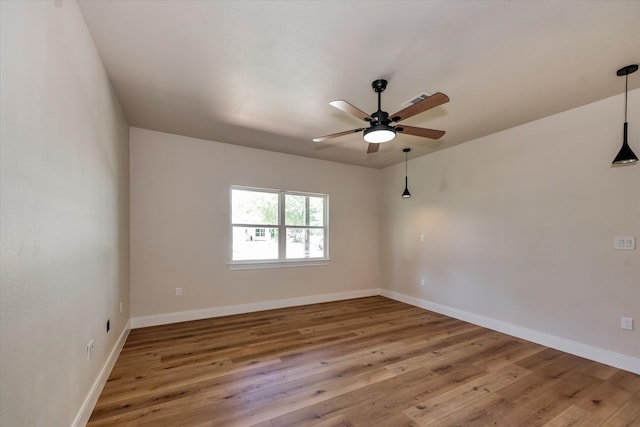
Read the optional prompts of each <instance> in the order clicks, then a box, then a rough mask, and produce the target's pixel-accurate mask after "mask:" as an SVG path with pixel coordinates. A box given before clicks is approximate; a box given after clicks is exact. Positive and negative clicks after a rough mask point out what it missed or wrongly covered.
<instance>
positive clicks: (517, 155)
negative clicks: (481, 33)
mask: <svg viewBox="0 0 640 427" xmlns="http://www.w3.org/2000/svg"><path fill="white" fill-rule="evenodd" d="M614 65H615V64H614ZM614 68H615V67H614ZM586 89H587V90H588V88H586ZM638 110H640V90H635V91H633V92H631V93H630V94H629V120H630V132H631V133H630V135H631V142H632V145H633V147H634V149H635V152H636V153H638V154H640V137H639V136H640V122H638V120H637V119H638V118H640V115H639V114H638ZM623 117H624V95H620V96H615V97H612V98H609V99H605V100H602V101H599V102H596V103H593V104H590V105H586V106H583V107H581V108H577V109H575V110H571V111H567V112H564V113H561V114H557V115H554V116H550V117H547V118H544V119H542V120H539V121H536V122H531V123H528V124H525V125H522V126H519V127H516V128H513V129H509V130H506V131H503V132H499V133H496V134H493V135H490V136H487V137H484V138H480V139H477V140H474V141H470V142H467V143H465V144H462V145H460V146H456V147H453V148H450V149H447V150H444V151H440V152H437V153H434V154H431V155H428V156H424V157H422V158H418V159H415V160H410V161H409V188H410V190H411V193H412V195H413V197H412V198H411V199H408V200H403V199H401V198H400V194H401V192H402V188H403V179H404V165H397V166H394V167H391V168H387V169H386V170H385V171H384V179H383V181H384V182H385V183H387V185H386V189H385V195H384V200H383V206H384V212H383V216H382V218H383V224H384V225H385V228H384V234H383V237H382V242H383V244H382V251H381V253H382V257H381V260H382V265H383V272H384V280H383V286H384V287H385V288H387V289H389V290H393V291H396V292H399V293H401V294H404V295H408V296H411V297H415V298H418V299H420V300H424V301H429V302H433V303H435V304H440V305H442V306H444V307H448V308H452V309H454V310H460V311H462V312H466V313H471V314H473V315H478V316H484V317H486V318H490V319H494V320H496V321H499V322H506V323H508V324H512V325H516V326H517V327H519V328H528V329H530V330H533V331H538V332H542V333H544V334H548V335H552V336H556V337H560V338H563V339H566V340H571V341H576V342H578V343H582V344H585V345H588V346H594V347H596V348H599V349H604V350H607V351H612V352H617V353H620V354H623V355H627V356H631V357H633V358H636V362H631V363H636V364H637V363H638V362H637V360H638V358H640V335H639V334H640V250H639V249H636V250H635V251H616V250H614V247H613V241H614V236H620V235H622V236H635V237H636V238H640V197H639V195H640V165H633V166H626V167H617V168H613V167H611V160H612V159H613V157H614V156H615V155H616V153H617V151H618V149H619V148H620V144H621V143H622V122H623ZM449 131H451V132H455V129H449ZM421 234H424V238H425V239H424V240H425V241H424V242H421V241H420V235H421ZM421 279H424V282H425V284H424V286H421ZM623 315H625V316H631V317H633V318H634V319H635V322H636V330H635V331H634V332H628V331H623V330H621V329H620V317H621V316H623ZM636 369H640V366H637V368H636Z"/></svg>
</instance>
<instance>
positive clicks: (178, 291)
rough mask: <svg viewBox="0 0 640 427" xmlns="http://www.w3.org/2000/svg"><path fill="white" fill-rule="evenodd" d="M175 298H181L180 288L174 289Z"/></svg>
mask: <svg viewBox="0 0 640 427" xmlns="http://www.w3.org/2000/svg"><path fill="white" fill-rule="evenodd" d="M176 296H177V297H181V296H182V288H176Z"/></svg>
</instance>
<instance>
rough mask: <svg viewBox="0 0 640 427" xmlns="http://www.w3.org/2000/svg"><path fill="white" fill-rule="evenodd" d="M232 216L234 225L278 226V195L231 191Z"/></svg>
mask: <svg viewBox="0 0 640 427" xmlns="http://www.w3.org/2000/svg"><path fill="white" fill-rule="evenodd" d="M231 216H232V218H231V221H232V222H233V223H234V224H264V225H277V224H278V194H277V193H263V192H258V191H247V190H231ZM234 242H235V239H234Z"/></svg>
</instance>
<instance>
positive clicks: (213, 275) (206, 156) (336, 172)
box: [130, 128, 381, 317]
mask: <svg viewBox="0 0 640 427" xmlns="http://www.w3.org/2000/svg"><path fill="white" fill-rule="evenodd" d="M130 139H131V304H132V306H131V310H132V312H131V315H132V317H138V316H149V315H160V314H165V313H173V312H183V311H190V310H199V309H207V308H213V307H223V306H229V305H238V304H251V303H256V302H264V301H272V300H282V299H289V298H299V297H305V296H314V295H321V294H330V293H338V292H347V291H357V290H363V289H369V288H378V287H379V286H380V270H379V265H378V259H379V235H378V230H379V228H380V221H379V212H380V208H379V205H378V201H379V183H380V181H379V178H380V175H381V174H380V171H378V170H373V169H367V168H361V167H354V166H348V165H343V164H339V163H333V162H327V161H320V160H313V159H309V158H304V157H297V156H292V155H286V154H281V153H273V152H268V151H262V150H256V149H251V148H246V147H239V146H234V145H229V144H222V143H218V142H212V141H205V140H201V139H195V138H188V137H183V136H177V135H170V134H166V133H160V132H152V131H147V130H143V129H137V128H132V129H131V132H130ZM231 185H245V186H253V187H263V188H274V189H284V190H298V191H308V192H313V193H326V194H329V209H330V210H329V216H330V218H329V223H330V248H329V250H330V257H331V259H332V260H331V262H330V263H329V265H326V266H314V267H297V268H273V269H260V270H240V271H238V270H233V271H230V270H229V269H228V268H227V262H228V261H229V259H230V248H231V243H230V233H231V229H230V212H229V203H228V202H229V200H230V193H229V191H230V190H229V188H230V186H231ZM176 287H181V288H182V289H183V296H181V297H176V294H175V288H176Z"/></svg>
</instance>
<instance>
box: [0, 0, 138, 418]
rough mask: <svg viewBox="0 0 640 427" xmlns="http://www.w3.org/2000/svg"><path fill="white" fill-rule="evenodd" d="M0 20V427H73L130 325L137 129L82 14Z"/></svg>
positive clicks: (16, 11) (24, 11)
mask: <svg viewBox="0 0 640 427" xmlns="http://www.w3.org/2000/svg"><path fill="white" fill-rule="evenodd" d="M0 8H1V9H0V15H1V17H2V18H1V19H2V21H1V25H0V28H1V31H2V33H1V37H0V39H1V43H2V47H1V55H2V56H1V58H0V66H1V67H2V68H1V70H0V75H1V90H0V92H1V102H2V106H1V115H0V122H1V125H0V127H1V143H2V144H1V150H2V152H1V160H0V161H1V168H0V169H1V189H0V191H1V193H0V194H1V198H2V199H1V209H2V211H1V212H2V216H1V222H0V225H1V234H2V241H1V243H2V253H1V267H2V268H1V270H2V275H1V299H0V304H1V305H0V316H1V319H0V325H1V326H0V331H1V344H0V357H1V367H0V372H1V374H0V394H1V396H0V408H1V409H0V425H2V426H3V427H4V426H6V427H23V426H25V427H26V426H30V427H31V426H46V427H52V426H69V425H71V424H72V422H73V421H74V418H75V417H76V415H77V414H78V411H79V410H80V408H81V406H82V404H83V401H84V400H85V398H86V397H87V395H88V394H89V391H90V389H91V387H92V385H93V384H94V381H95V380H96V378H97V377H98V376H99V373H100V371H101V369H102V368H103V366H104V365H105V361H106V360H107V356H108V354H109V352H110V351H111V350H112V349H113V348H114V346H115V344H116V341H117V339H118V337H119V335H120V334H121V332H122V331H123V330H124V329H125V325H126V323H127V320H128V318H129V315H128V305H129V304H128V299H129V288H128V280H129V270H128V262H129V255H128V240H129V231H128V148H127V146H128V144H127V142H128V128H127V124H126V122H125V120H124V118H123V115H122V112H121V109H120V106H119V103H118V101H117V99H116V98H115V96H114V93H113V92H112V90H111V87H110V85H109V82H108V79H107V76H106V73H105V71H104V69H103V67H102V63H101V62H100V59H99V57H98V55H97V52H96V50H95V48H94V45H93V42H92V40H91V38H90V36H89V33H88V31H87V28H86V27H85V24H84V20H83V19H82V16H81V15H80V12H79V10H78V7H77V5H76V3H75V2H70V1H46V2H45V1H2V2H0ZM120 301H123V303H124V312H123V313H122V314H120V313H119V302H120ZM107 318H110V319H111V332H109V334H107V333H106V327H105V325H106V320H107ZM91 338H93V339H94V340H95V352H94V357H93V359H92V360H91V362H88V361H87V357H86V353H85V351H86V345H87V343H88V342H89V340H90V339H91Z"/></svg>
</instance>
